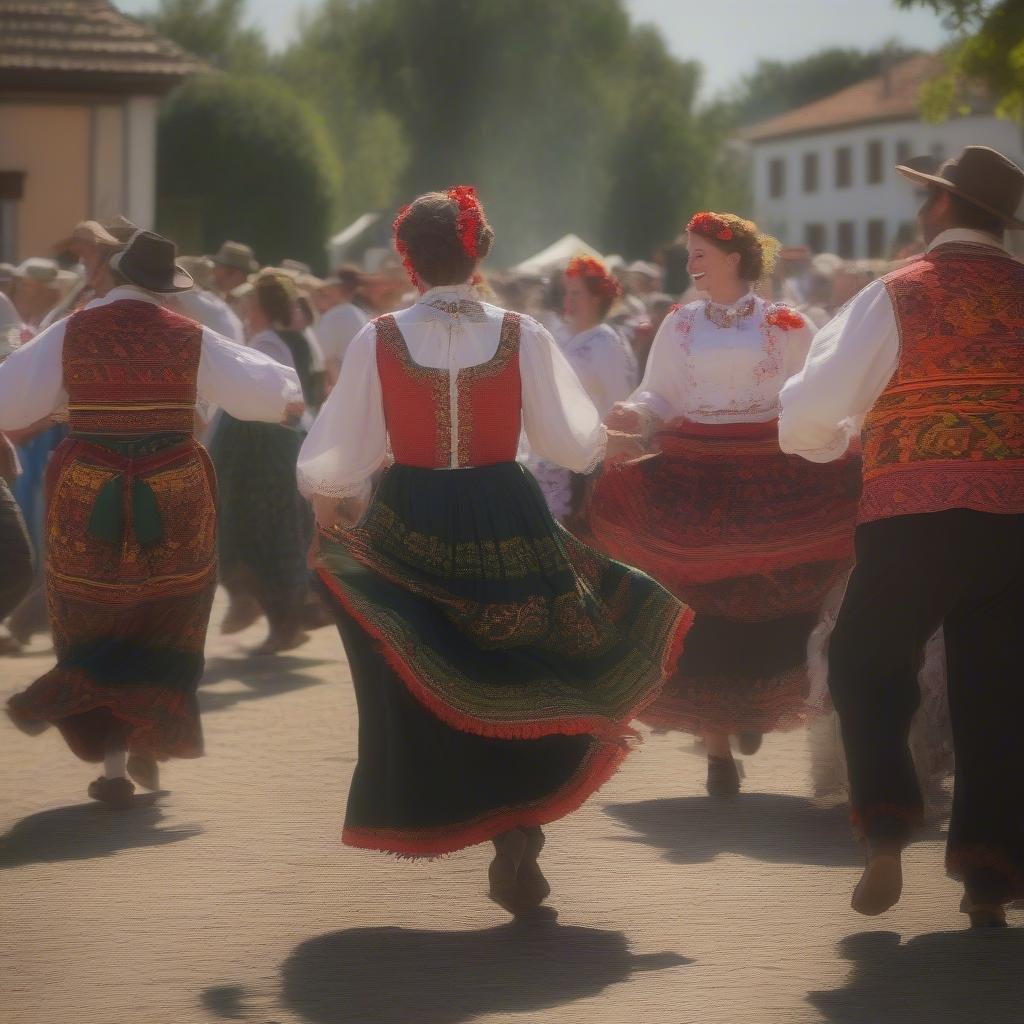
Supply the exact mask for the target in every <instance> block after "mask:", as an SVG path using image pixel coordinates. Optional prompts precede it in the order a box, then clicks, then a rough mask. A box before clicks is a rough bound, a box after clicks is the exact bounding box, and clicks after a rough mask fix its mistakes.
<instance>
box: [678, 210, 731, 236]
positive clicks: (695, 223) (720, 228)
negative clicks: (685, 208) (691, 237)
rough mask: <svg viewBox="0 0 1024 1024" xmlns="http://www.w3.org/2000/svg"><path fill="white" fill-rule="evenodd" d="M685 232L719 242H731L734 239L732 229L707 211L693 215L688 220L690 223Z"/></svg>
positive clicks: (714, 214)
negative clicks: (694, 233) (715, 239)
mask: <svg viewBox="0 0 1024 1024" xmlns="http://www.w3.org/2000/svg"><path fill="white" fill-rule="evenodd" d="M686 230H687V231H694V232H696V233H697V234H698V235H705V236H707V237H708V238H717V239H718V240H719V241H720V242H731V241H732V239H733V238H734V237H735V236H734V235H733V230H732V228H731V227H729V225H728V224H727V223H726V222H725V221H724V220H722V218H721V217H719V216H718V214H717V213H710V212H708V211H705V212H704V213H695V214H694V215H693V216H692V217H691V218H690V223H689V224H687V225H686Z"/></svg>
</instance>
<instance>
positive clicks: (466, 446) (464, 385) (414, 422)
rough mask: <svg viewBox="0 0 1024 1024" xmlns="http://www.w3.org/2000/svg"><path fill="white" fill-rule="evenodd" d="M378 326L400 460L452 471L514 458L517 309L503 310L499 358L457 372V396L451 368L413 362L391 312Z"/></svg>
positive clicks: (387, 407) (518, 421)
mask: <svg viewBox="0 0 1024 1024" xmlns="http://www.w3.org/2000/svg"><path fill="white" fill-rule="evenodd" d="M376 330H377V369H378V372H379V374H380V383H381V390H382V392H383V398H384V421H385V423H386V424H387V429H388V435H389V437H390V439H391V450H392V451H393V452H394V456H395V462H397V463H400V464H401V465H405V466H419V467H423V468H426V469H455V468H459V467H469V466H490V465H493V464H494V463H497V462H513V461H515V457H516V453H517V451H518V448H519V433H520V429H521V426H522V378H521V377H520V373H519V317H518V316H517V315H516V314H515V313H506V314H505V319H504V320H503V321H502V325H501V338H500V340H499V342H498V348H497V351H496V352H495V353H494V356H493V357H492V358H491V359H490V360H488V362H486V363H480V364H479V365H478V366H469V367H466V368H465V369H462V370H459V371H458V374H457V376H456V381H455V394H454V395H452V394H450V388H449V379H448V370H447V369H445V368H439V369H434V368H432V367H426V366H420V365H419V364H418V363H416V362H414V361H413V358H412V356H411V355H410V353H409V348H408V346H407V345H406V343H405V338H403V337H402V332H401V330H400V329H399V327H398V324H397V323H396V322H395V318H394V317H392V316H382V317H380V318H379V319H378V320H377V321H376Z"/></svg>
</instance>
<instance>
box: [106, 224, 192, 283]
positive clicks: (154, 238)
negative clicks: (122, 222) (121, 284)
mask: <svg viewBox="0 0 1024 1024" xmlns="http://www.w3.org/2000/svg"><path fill="white" fill-rule="evenodd" d="M177 256H178V247H177V246H176V245H175V244H174V243H173V242H172V241H171V240H170V239H169V238H164V237H163V235H158V234H156V232H154V231H137V232H136V233H135V234H134V235H133V236H132V240H131V241H130V242H129V243H128V247H127V248H126V249H125V250H124V251H123V252H119V253H116V254H115V255H114V256H112V257H111V259H110V266H111V269H113V270H116V271H117V272H118V273H119V274H120V275H121V276H122V277H124V278H126V279H127V280H129V281H130V282H131V283H132V284H137V285H138V286H139V287H140V288H145V289H146V291H150V292H187V291H188V290H189V288H191V287H192V284H193V281H192V275H191V274H190V273H189V272H188V271H187V270H185V269H184V267H179V266H178V265H177V263H175V262H174V261H175V259H176V258H177Z"/></svg>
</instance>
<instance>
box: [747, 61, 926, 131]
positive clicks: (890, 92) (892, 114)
mask: <svg viewBox="0 0 1024 1024" xmlns="http://www.w3.org/2000/svg"><path fill="white" fill-rule="evenodd" d="M942 69H943V60H942V57H941V56H940V55H937V54H919V55H918V56H916V57H909V58H908V59H907V60H905V61H901V62H900V63H899V64H896V65H894V66H893V67H891V68H890V69H889V70H888V72H886V73H884V74H881V75H878V76H876V77H875V78H868V79H865V80H864V81H863V82H858V83H857V84H856V85H851V86H848V87H847V88H846V89H842V90H841V91H840V92H837V93H833V94H832V95H831V96H825V97H824V98H823V99H820V100H815V101H814V102H813V103H808V104H807V105H806V106H804V107H797V108H796V109H795V110H789V111H787V112H786V113H785V114H779V115H778V116H777V117H772V118H769V119H768V120H767V121H761V122H759V123H758V124H754V125H751V126H750V127H749V128H747V129H745V130H744V131H743V132H742V133H741V134H742V137H743V138H744V139H746V140H748V141H750V142H763V141H767V140H768V139H780V138H785V137H787V136H791V135H806V134H809V133H811V132H820V131H826V130H828V129H831V128H848V127H851V126H853V125H857V124H871V123H873V122H877V121H902V120H906V119H908V118H915V119H916V118H917V117H919V116H920V112H919V110H918V105H917V104H918V92H919V90H920V88H921V86H922V85H923V84H924V83H925V82H926V81H928V79H930V78H934V77H935V76H936V75H938V74H939V73H940V72H941V71H942Z"/></svg>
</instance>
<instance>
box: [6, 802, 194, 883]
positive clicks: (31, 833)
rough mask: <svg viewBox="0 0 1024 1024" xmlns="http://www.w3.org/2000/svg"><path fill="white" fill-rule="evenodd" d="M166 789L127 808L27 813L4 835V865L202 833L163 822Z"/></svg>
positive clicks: (105, 853)
mask: <svg viewBox="0 0 1024 1024" xmlns="http://www.w3.org/2000/svg"><path fill="white" fill-rule="evenodd" d="M161 795H162V794H160V793H150V794H145V795H143V796H137V797H136V798H135V804H134V806H133V807H132V808H131V809H130V810H127V811H115V810H112V809H110V808H109V807H105V806H104V805H102V804H99V803H88V804H75V805H74V806H71V807H57V808H55V809H53V810H50V811H40V812H39V813H38V814H32V815H29V817H27V818H22V819H21V821H19V822H17V823H16V824H15V825H14V826H13V827H12V828H11V829H10V830H9V831H8V832H6V833H5V834H4V835H2V836H0V869H4V868H16V867H21V866H23V865H25V864H48V863H53V862H56V861H65V860H92V859H93V858H96V857H109V856H110V855H111V854H114V853H117V852H119V851H120V850H130V849H138V848H142V847H146V846H165V845H167V844H168V843H180V842H182V841H184V840H186V839H191V838H193V837H194V836H197V835H199V834H200V833H201V831H202V829H198V828H160V827H159V825H160V822H161V820H162V819H163V811H161V810H160V808H159V807H158V806H157V800H158V799H159V798H160V796H161Z"/></svg>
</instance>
